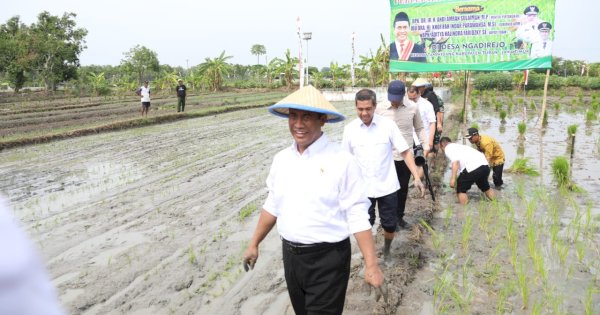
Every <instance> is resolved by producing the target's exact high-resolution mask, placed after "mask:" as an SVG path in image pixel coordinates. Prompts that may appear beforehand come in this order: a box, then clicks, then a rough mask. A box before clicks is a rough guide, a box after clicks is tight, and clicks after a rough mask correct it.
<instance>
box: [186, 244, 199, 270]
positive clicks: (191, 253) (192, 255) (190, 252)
mask: <svg viewBox="0 0 600 315" xmlns="http://www.w3.org/2000/svg"><path fill="white" fill-rule="evenodd" d="M188 261H189V262H190V264H192V265H194V266H195V265H196V264H198V259H196V254H195V253H194V248H193V247H192V245H191V244H190V248H189V249H188Z"/></svg>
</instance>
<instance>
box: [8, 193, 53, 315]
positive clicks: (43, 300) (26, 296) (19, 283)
mask: <svg viewBox="0 0 600 315" xmlns="http://www.w3.org/2000/svg"><path fill="white" fill-rule="evenodd" d="M0 314H19V315H62V314H64V312H63V310H62V309H61V307H60V305H59V303H58V298H57V296H56V292H55V291H54V286H53V285H52V282H50V279H49V277H48V274H47V272H46V269H45V267H44V265H43V262H42V260H41V259H40V257H39V255H38V253H37V251H36V249H35V247H34V245H33V243H32V242H31V240H30V239H29V237H28V236H27V234H25V232H24V231H23V229H22V228H21V227H20V226H19V225H18V224H17V223H16V221H15V218H14V217H13V216H12V210H11V209H9V207H8V203H7V202H6V200H4V199H3V198H2V197H1V196H0Z"/></svg>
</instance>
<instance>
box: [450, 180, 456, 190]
mask: <svg viewBox="0 0 600 315" xmlns="http://www.w3.org/2000/svg"><path fill="white" fill-rule="evenodd" d="M455 182H456V179H454V178H451V179H450V188H454V184H455Z"/></svg>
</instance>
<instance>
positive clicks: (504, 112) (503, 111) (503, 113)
mask: <svg viewBox="0 0 600 315" xmlns="http://www.w3.org/2000/svg"><path fill="white" fill-rule="evenodd" d="M500 121H501V122H502V123H506V111H505V110H501V111H500Z"/></svg>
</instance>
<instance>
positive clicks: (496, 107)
mask: <svg viewBox="0 0 600 315" xmlns="http://www.w3.org/2000/svg"><path fill="white" fill-rule="evenodd" d="M494 108H495V109H496V111H499V110H500V109H501V108H502V103H500V101H496V102H495V103H494Z"/></svg>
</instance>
